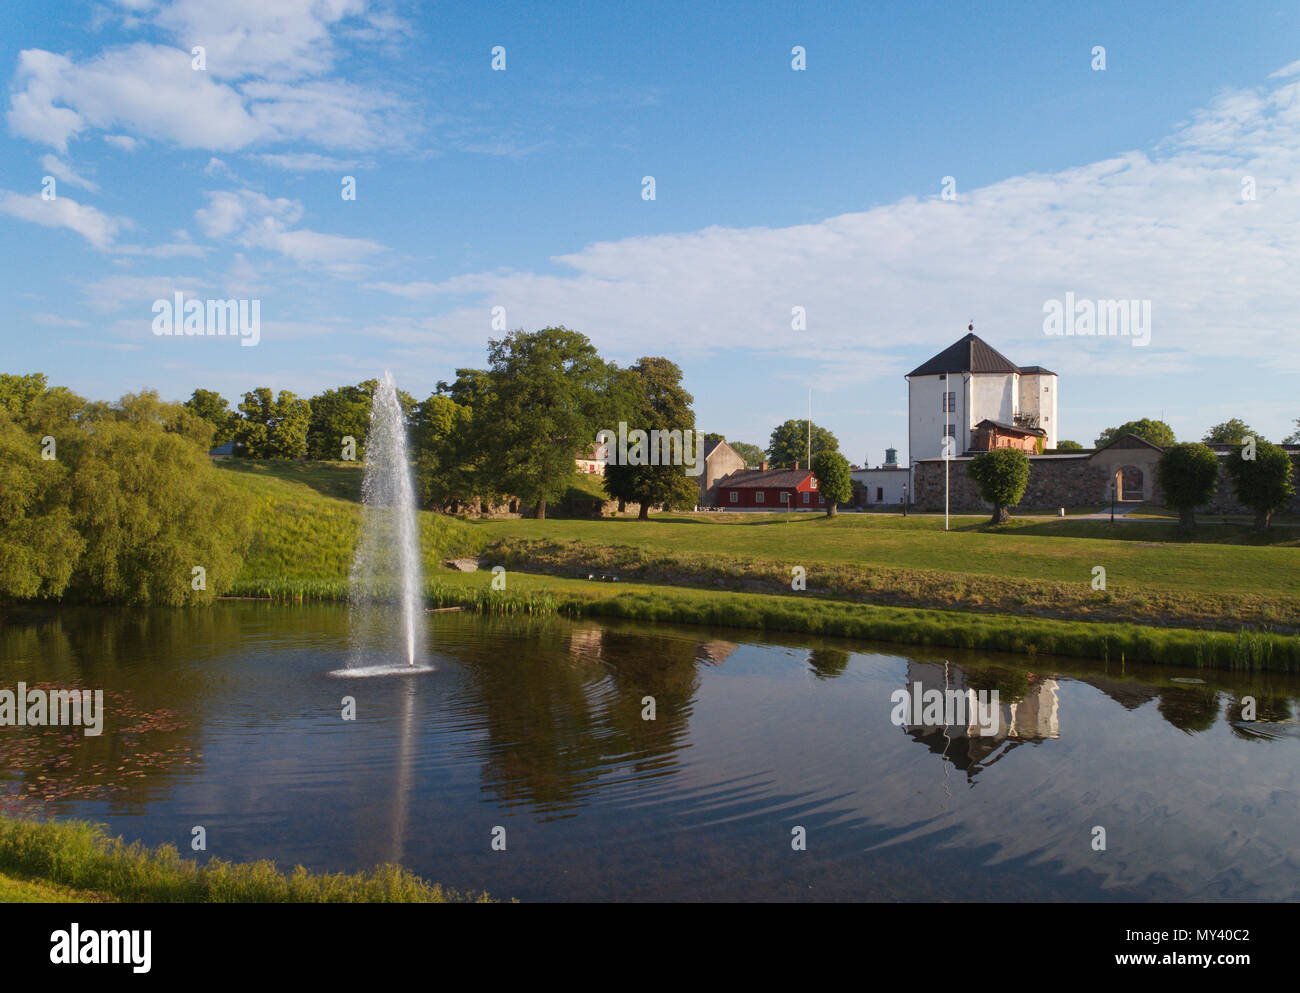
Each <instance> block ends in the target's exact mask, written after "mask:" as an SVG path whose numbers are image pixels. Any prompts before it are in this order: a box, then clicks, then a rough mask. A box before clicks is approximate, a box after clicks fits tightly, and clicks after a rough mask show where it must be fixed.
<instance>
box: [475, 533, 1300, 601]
mask: <svg viewBox="0 0 1300 993" xmlns="http://www.w3.org/2000/svg"><path fill="white" fill-rule="evenodd" d="M470 526H471V527H472V528H474V529H477V530H478V531H480V532H481V533H483V534H485V535H488V536H489V538H490V539H491V540H499V539H515V538H521V539H544V540H547V541H553V542H580V543H582V544H583V545H585V546H588V547H599V546H624V547H635V548H638V549H641V550H643V551H645V552H646V553H647V554H650V555H660V556H662V555H667V556H672V557H682V556H697V555H706V556H711V557H716V558H717V559H719V560H725V559H732V558H749V559H758V560H762V561H767V562H780V563H789V564H790V565H791V566H793V565H803V566H804V567H805V568H806V569H809V570H810V571H811V570H812V569H815V568H817V567H819V566H823V565H828V564H834V565H850V566H853V567H856V568H859V569H871V568H872V567H892V568H902V569H911V570H938V571H940V572H948V573H961V574H971V575H984V576H991V577H999V578H1015V579H1023V580H1035V581H1042V582H1053V583H1085V584H1087V583H1089V582H1090V581H1091V579H1092V570H1093V567H1094V566H1098V565H1100V566H1103V567H1104V568H1105V569H1106V575H1107V585H1108V588H1121V589H1123V588H1129V589H1157V588H1158V589H1166V590H1172V591H1179V592H1203V593H1207V594H1221V593H1225V592H1235V593H1252V594H1254V593H1274V594H1280V595H1286V596H1289V597H1296V596H1300V532H1295V531H1292V530H1291V529H1285V530H1284V529H1278V530H1277V532H1276V533H1274V534H1272V535H1270V536H1269V540H1268V541H1267V542H1266V543H1265V542H1264V541H1261V540H1260V539H1257V538H1256V537H1255V536H1254V535H1253V533H1252V532H1250V531H1249V529H1246V528H1236V529H1234V528H1224V527H1222V526H1219V527H1217V528H1213V529H1211V528H1209V527H1206V528H1203V529H1202V530H1201V533H1200V534H1199V535H1198V539H1199V540H1197V541H1192V542H1188V541H1180V540H1178V536H1177V534H1176V532H1175V530H1173V529H1171V528H1170V527H1169V526H1167V525H1164V524H1154V523H1153V524H1143V523H1136V522H1130V523H1126V524H1122V525H1119V524H1117V525H1115V526H1113V527H1112V526H1111V525H1110V523H1109V522H1107V521H1071V520H1069V519H1066V520H1060V521H1058V520H1049V521H1042V520H1039V521H1034V520H1024V521H1013V522H1012V523H1011V524H1010V525H1008V526H1006V527H1001V528H990V527H988V526H987V519H986V518H983V517H979V518H975V517H955V518H953V519H952V521H951V527H952V529H953V530H951V531H949V532H947V533H945V532H944V530H943V518H941V517H939V518H936V517H907V518H904V517H898V516H893V517H889V516H881V515H875V514H841V515H839V516H838V517H837V518H835V519H828V518H826V517H824V516H821V515H810V514H798V515H796V514H789V515H780V514H773V515H754V514H716V515H688V516H681V515H677V516H674V515H664V516H659V517H656V518H654V519H652V520H650V521H637V520H635V519H633V518H617V519H602V520H558V519H548V520H545V521H534V520H527V519H521V520H501V521H475V522H472V523H471V524H470ZM1214 539H1219V540H1217V541H1216V540H1214Z"/></svg>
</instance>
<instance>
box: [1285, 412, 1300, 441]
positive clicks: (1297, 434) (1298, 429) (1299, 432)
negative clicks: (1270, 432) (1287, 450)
mask: <svg viewBox="0 0 1300 993" xmlns="http://www.w3.org/2000/svg"><path fill="white" fill-rule="evenodd" d="M1282 444H1284V445H1300V417H1297V418H1296V422H1295V430H1294V431H1293V432H1291V434H1289V435H1287V436H1286V437H1285V438H1283V439H1282Z"/></svg>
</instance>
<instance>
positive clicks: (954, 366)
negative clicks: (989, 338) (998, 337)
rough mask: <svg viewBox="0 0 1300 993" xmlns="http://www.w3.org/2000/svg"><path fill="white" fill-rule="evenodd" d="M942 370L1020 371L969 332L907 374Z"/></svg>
mask: <svg viewBox="0 0 1300 993" xmlns="http://www.w3.org/2000/svg"><path fill="white" fill-rule="evenodd" d="M944 372H1020V367H1019V366H1018V365H1016V364H1015V363H1014V362H1012V361H1011V360H1010V359H1009V358H1007V357H1006V356H1005V355H1003V354H1002V353H1001V352H999V351H998V350H997V349H996V348H994V347H993V346H992V345H990V344H989V343H988V342H986V341H985V340H984V339H983V338H980V337H978V336H977V335H976V334H975V333H974V332H971V333H970V334H968V335H966V337H964V338H962V339H961V341H958V342H956V343H955V344H952V345H949V346H948V347H947V348H945V349H944V350H943V351H942V352H940V353H939V354H938V355H936V356H935V357H934V358H932V359H930V360H929V361H928V362H922V363H921V364H920V365H919V366H917V367H916V368H915V369H913V370H912V371H911V372H909V373H908V374H907V375H908V376H937V375H939V374H940V373H944Z"/></svg>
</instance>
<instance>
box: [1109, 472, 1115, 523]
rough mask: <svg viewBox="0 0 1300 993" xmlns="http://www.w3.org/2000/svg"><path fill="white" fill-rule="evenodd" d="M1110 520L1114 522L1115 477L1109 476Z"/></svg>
mask: <svg viewBox="0 0 1300 993" xmlns="http://www.w3.org/2000/svg"><path fill="white" fill-rule="evenodd" d="M1110 522H1111V524H1114V523H1115V477H1114V476H1111V477H1110Z"/></svg>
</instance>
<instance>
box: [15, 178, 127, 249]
mask: <svg viewBox="0 0 1300 993" xmlns="http://www.w3.org/2000/svg"><path fill="white" fill-rule="evenodd" d="M0 213H4V214H8V215H9V216H10V217H17V218H18V219H19V220H23V221H31V222H32V223H33V224H40V225H43V226H45V227H50V228H68V229H69V230H72V231H75V232H77V234H79V235H81V236H82V237H83V238H85V239H86V240H87V241H88V242H90V244H91V245H93V246H94V247H95V248H98V249H101V250H106V249H108V248H110V247H111V246H112V244H113V239H114V238H115V237H116V236H117V232H118V231H119V230H121V229H123V228H128V227H131V222H130V221H129V220H128V219H126V218H124V217H111V216H109V215H108V214H105V213H103V212H101V211H99V210H96V209H95V208H94V207H91V206H88V205H86V204H82V203H77V201H75V200H72V199H70V198H69V197H66V196H59V197H56V198H55V199H53V200H42V199H41V195H40V194H39V193H32V194H28V195H24V194H21V193H14V192H11V191H9V190H0Z"/></svg>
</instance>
